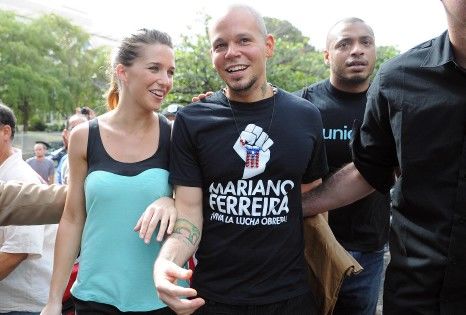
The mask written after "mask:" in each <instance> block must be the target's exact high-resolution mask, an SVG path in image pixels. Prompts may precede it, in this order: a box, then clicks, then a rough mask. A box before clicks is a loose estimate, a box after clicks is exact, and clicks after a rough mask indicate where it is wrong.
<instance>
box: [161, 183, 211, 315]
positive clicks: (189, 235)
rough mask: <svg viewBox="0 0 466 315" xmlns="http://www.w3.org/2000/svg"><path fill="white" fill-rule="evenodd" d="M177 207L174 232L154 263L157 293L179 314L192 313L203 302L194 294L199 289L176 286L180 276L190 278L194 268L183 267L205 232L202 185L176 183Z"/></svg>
mask: <svg viewBox="0 0 466 315" xmlns="http://www.w3.org/2000/svg"><path fill="white" fill-rule="evenodd" d="M175 207H176V210H177V212H178V218H177V220H176V223H175V228H174V230H173V233H172V234H171V235H170V236H169V237H168V238H167V240H166V241H165V243H164V244H163V246H162V248H161V250H160V253H159V256H158V258H157V260H156V261H155V265H154V281H155V285H156V288H157V293H158V295H159V297H160V299H161V300H162V301H164V302H165V303H166V304H167V305H168V306H169V307H170V308H171V309H173V310H174V311H175V312H177V314H191V313H192V312H194V311H195V310H196V309H197V308H199V307H200V306H202V305H204V303H205V302H204V300H203V299H201V298H194V299H191V300H186V299H182V298H181V297H195V296H196V295H197V292H196V290H194V289H191V288H184V287H181V286H178V285H176V280H177V279H185V280H188V279H189V278H191V276H192V271H191V270H186V269H184V268H181V267H180V266H183V265H184V264H185V263H186V261H187V260H188V259H189V258H190V257H191V256H192V255H193V254H194V252H195V251H196V249H197V246H198V245H199V241H200V239H201V233H202V220H203V217H202V190H201V188H199V187H185V186H177V187H176V189H175Z"/></svg>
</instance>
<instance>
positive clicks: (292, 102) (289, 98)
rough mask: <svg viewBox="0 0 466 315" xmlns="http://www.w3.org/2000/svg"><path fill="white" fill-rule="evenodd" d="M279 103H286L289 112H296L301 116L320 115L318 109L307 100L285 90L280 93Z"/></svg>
mask: <svg viewBox="0 0 466 315" xmlns="http://www.w3.org/2000/svg"><path fill="white" fill-rule="evenodd" d="M279 95H280V98H279V102H281V103H284V104H285V106H286V110H287V112H295V113H297V114H298V115H299V114H306V113H307V114H311V115H315V114H319V115H320V113H319V110H318V108H317V107H316V106H315V105H314V104H313V103H311V102H310V101H309V100H307V99H306V98H303V97H300V96H298V95H296V94H295V93H289V92H287V91H285V90H280V91H279Z"/></svg>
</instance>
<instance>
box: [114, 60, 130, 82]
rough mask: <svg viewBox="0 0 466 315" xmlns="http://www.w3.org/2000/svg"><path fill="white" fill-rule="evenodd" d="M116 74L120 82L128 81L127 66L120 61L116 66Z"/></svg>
mask: <svg viewBox="0 0 466 315" xmlns="http://www.w3.org/2000/svg"><path fill="white" fill-rule="evenodd" d="M115 75H116V77H117V79H118V81H119V82H126V80H127V74H126V67H125V66H124V65H122V64H121V63H119V64H118V65H117V66H116V68H115Z"/></svg>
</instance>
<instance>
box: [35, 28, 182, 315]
mask: <svg viewBox="0 0 466 315" xmlns="http://www.w3.org/2000/svg"><path fill="white" fill-rule="evenodd" d="M174 71H175V58H174V51H173V48H172V42H171V39H170V37H169V36H168V35H167V34H166V33H163V32H160V31H157V30H147V29H142V30H140V31H139V32H137V33H136V34H133V35H131V36H129V37H127V38H125V39H123V41H122V43H121V45H120V46H119V47H118V50H117V52H116V54H115V60H114V61H113V63H112V83H111V86H110V89H109V91H108V95H107V103H108V106H109V108H110V109H111V110H110V111H108V112H107V113H105V114H103V115H101V116H98V117H96V118H95V119H92V120H90V121H89V122H86V123H81V124H79V125H78V126H76V127H75V128H74V129H73V131H72V132H71V136H70V143H69V151H68V154H69V165H70V177H69V184H68V194H67V198H66V203H65V210H64V213H63V215H62V218H61V220H60V226H59V230H58V236H57V246H56V252H55V259H54V270H53V276H52V283H51V290H50V294H49V300H48V304H47V306H46V307H45V308H44V310H43V311H42V314H43V315H49V314H53V315H58V314H60V313H61V309H62V306H61V300H62V296H63V292H64V290H65V286H66V284H67V282H68V278H69V275H70V271H71V267H72V265H73V263H74V260H75V258H76V256H77V254H78V251H79V249H80V250H81V252H80V270H79V272H78V277H77V280H76V282H75V284H74V285H73V287H72V289H71V292H72V294H73V296H74V300H75V310H76V314H78V315H80V314H123V313H126V312H137V314H153V315H164V314H173V312H172V311H171V310H170V309H168V308H167V307H166V305H165V304H163V302H162V301H161V300H160V299H158V298H157V295H156V291H155V285H154V282H153V281H152V279H151V277H150V275H151V274H152V268H153V264H154V261H155V258H156V255H157V253H158V251H159V249H160V244H159V242H156V241H153V242H151V241H150V238H147V237H146V235H144V230H145V229H146V228H147V227H144V226H141V224H140V223H141V220H142V217H144V214H145V213H146V212H145V211H144V210H145V209H146V208H147V207H149V208H150V209H152V210H151V213H152V214H154V213H155V214H154V215H153V216H152V217H153V220H152V221H151V222H150V226H156V225H157V224H158V223H160V227H159V229H158V231H157V232H156V233H157V240H158V241H161V240H162V238H163V236H164V234H165V231H167V233H171V231H172V229H173V225H174V221H175V219H176V210H175V208H174V207H173V199H172V198H171V196H172V189H171V186H170V185H169V183H168V174H169V173H168V163H169V157H170V155H169V150H170V134H171V128H170V124H169V123H168V121H167V120H166V119H165V118H164V117H163V116H162V115H159V114H156V113H155V112H154V111H156V110H158V109H160V105H161V103H162V102H163V100H164V99H165V97H166V96H167V94H168V93H169V91H170V90H171V89H172V87H173V75H174ZM128 148H137V150H128ZM159 198H160V199H159ZM154 200H157V201H156V202H155V204H153V202H154ZM151 205H153V207H152V206H151ZM151 207H152V208H151ZM135 225H136V227H135ZM135 229H136V230H141V234H139V233H135V232H134V230H135ZM143 237H145V238H144V241H142V240H141V239H140V238H143Z"/></svg>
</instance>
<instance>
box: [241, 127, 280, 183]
mask: <svg viewBox="0 0 466 315" xmlns="http://www.w3.org/2000/svg"><path fill="white" fill-rule="evenodd" d="M272 145H273V141H272V139H270V138H269V136H268V135H267V133H266V132H264V131H263V129H262V128H261V127H259V126H256V125H254V124H249V125H247V126H246V128H245V129H244V131H242V132H241V135H240V136H239V137H238V140H236V142H235V144H234V146H233V149H234V150H235V151H236V153H238V155H239V156H240V157H241V158H242V159H243V161H244V162H245V165H244V172H243V179H248V178H251V177H254V176H256V175H259V174H261V173H263V172H264V170H265V167H266V165H267V162H268V161H269V160H270V147H271V146H272Z"/></svg>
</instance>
